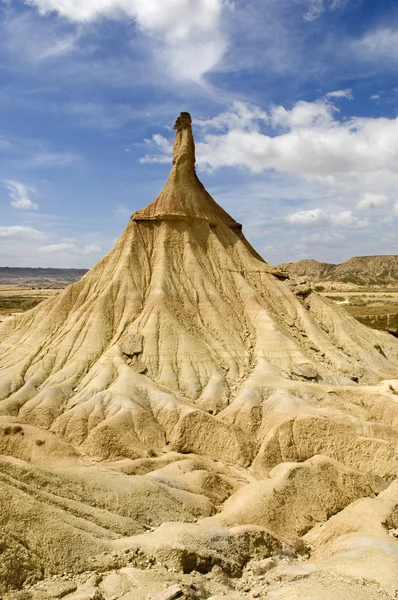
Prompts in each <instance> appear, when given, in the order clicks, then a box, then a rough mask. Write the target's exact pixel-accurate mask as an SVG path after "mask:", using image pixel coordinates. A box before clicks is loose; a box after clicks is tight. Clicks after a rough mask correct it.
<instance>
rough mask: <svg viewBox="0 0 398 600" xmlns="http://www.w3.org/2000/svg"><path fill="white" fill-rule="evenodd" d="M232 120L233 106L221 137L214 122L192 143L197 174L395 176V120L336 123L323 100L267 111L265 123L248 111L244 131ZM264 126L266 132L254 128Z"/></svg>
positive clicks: (397, 120) (334, 112)
mask: <svg viewBox="0 0 398 600" xmlns="http://www.w3.org/2000/svg"><path fill="white" fill-rule="evenodd" d="M258 110H259V111H260V109H258ZM236 115H237V110H236V107H235V106H233V107H232V108H231V111H230V116H229V117H228V115H226V114H225V113H222V122H223V123H225V130H224V131H222V132H219V131H217V130H218V129H219V124H218V122H217V118H216V120H215V123H216V127H215V129H216V131H214V132H211V122H207V124H206V130H205V135H204V136H203V139H202V141H199V142H198V143H197V144H196V147H197V159H198V165H199V166H200V167H201V168H202V169H205V170H206V169H207V170H213V169H217V168H220V167H234V168H236V167H245V168H247V169H249V170H250V171H252V172H254V173H260V172H262V171H266V170H275V171H277V172H284V173H292V174H297V175H299V176H301V177H306V178H311V179H315V178H318V179H319V178H323V179H325V178H327V179H329V180H330V178H331V177H337V176H338V177H339V178H340V179H341V177H343V176H350V177H357V178H359V177H369V176H370V175H371V174H375V177H377V179H378V182H379V184H380V182H381V181H382V177H383V174H384V176H385V174H386V173H387V174H388V173H390V174H391V175H394V176H396V175H397V174H398V118H392V119H389V118H366V117H352V118H350V119H347V120H342V121H341V120H338V118H336V116H337V115H338V111H337V109H336V108H335V107H334V106H333V104H331V103H330V102H329V101H328V102H326V101H317V102H298V103H297V104H296V105H295V106H294V107H293V108H292V109H286V108H284V107H283V106H277V107H273V108H272V109H271V111H270V115H269V118H268V122H267V121H266V118H265V116H264V115H265V113H264V112H263V111H260V115H261V117H259V116H256V113H255V112H253V110H251V117H250V118H247V119H246V121H245V122H244V123H243V125H244V127H243V126H242V125H241V124H239V123H236V122H235V121H236ZM196 125H199V126H201V125H202V123H201V122H200V121H199V122H198V123H197V124H196ZM264 125H268V127H269V131H267V132H266V133H265V132H263V131H261V129H260V126H264ZM281 127H282V131H280V128H281ZM159 160H161V161H163V160H164V154H163V155H162V154H160V155H159Z"/></svg>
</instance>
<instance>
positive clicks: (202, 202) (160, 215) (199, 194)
mask: <svg viewBox="0 0 398 600" xmlns="http://www.w3.org/2000/svg"><path fill="white" fill-rule="evenodd" d="M174 129H175V131H176V136H175V140H174V152H173V168H172V170H171V173H170V176H169V179H168V181H167V183H166V185H165V187H164V189H163V191H162V192H161V193H160V195H159V196H158V197H157V198H156V199H155V200H154V201H153V202H152V203H151V204H149V205H148V206H147V207H146V208H143V209H142V210H139V211H137V212H136V213H134V214H133V216H132V217H131V218H132V220H133V221H164V220H168V221H172V220H177V221H181V220H183V221H193V220H199V221H206V222H208V223H209V224H210V225H211V226H213V227H216V226H217V225H218V224H219V223H220V222H222V223H224V224H225V225H227V226H228V227H229V228H230V229H233V230H234V231H236V232H239V231H241V229H242V225H241V224H240V223H238V222H237V221H235V219H233V218H232V217H231V216H230V215H229V214H228V213H227V212H226V211H225V210H224V209H223V208H221V206H219V205H218V204H217V202H215V200H213V198H212V197H211V196H210V194H209V193H208V192H207V191H206V189H205V188H204V186H203V184H202V183H201V182H200V180H199V179H198V177H197V175H196V171H195V162H196V159H195V142H194V138H193V134H192V119H191V115H190V114H189V113H187V112H182V113H181V114H180V116H179V117H178V119H177V120H176V122H175V125H174Z"/></svg>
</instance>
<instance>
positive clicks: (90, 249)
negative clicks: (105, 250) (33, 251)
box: [38, 238, 101, 256]
mask: <svg viewBox="0 0 398 600" xmlns="http://www.w3.org/2000/svg"><path fill="white" fill-rule="evenodd" d="M75 242H76V240H75V239H73V238H64V239H63V241H62V242H60V243H59V244H49V245H46V246H41V247H40V248H38V252H42V253H44V254H55V255H57V254H60V255H64V254H65V253H68V254H69V255H71V254H74V255H81V256H90V255H92V254H99V253H100V252H101V246H100V245H99V244H85V245H84V246H83V247H79V246H78V245H77V244H76V243H75Z"/></svg>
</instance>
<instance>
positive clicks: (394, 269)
mask: <svg viewBox="0 0 398 600" xmlns="http://www.w3.org/2000/svg"><path fill="white" fill-rule="evenodd" d="M279 268H280V269H282V270H284V271H287V272H288V273H289V274H290V275H292V276H295V277H297V276H298V277H306V278H308V280H310V281H313V282H316V283H319V282H325V281H338V282H341V283H353V284H356V285H366V286H386V285H396V284H397V283H398V256H397V255H391V256H389V255H386V256H356V257H354V258H350V259H349V260H347V261H346V262H345V263H342V264H340V265H333V264H329V263H322V262H318V261H316V260H312V259H308V260H299V261H297V262H292V263H284V264H281V265H279Z"/></svg>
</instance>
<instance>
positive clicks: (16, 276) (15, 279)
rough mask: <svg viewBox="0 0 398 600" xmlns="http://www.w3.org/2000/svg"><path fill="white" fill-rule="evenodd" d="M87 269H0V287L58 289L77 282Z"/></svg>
mask: <svg viewBox="0 0 398 600" xmlns="http://www.w3.org/2000/svg"><path fill="white" fill-rule="evenodd" d="M86 273H87V269H55V268H54V269H51V268H49V269H30V268H27V267H26V268H25V267H23V268H18V267H0V285H18V286H21V287H43V288H54V287H55V288H58V287H66V286H67V285H69V284H70V283H74V282H75V281H79V279H81V278H82V277H83V275H85V274H86Z"/></svg>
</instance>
